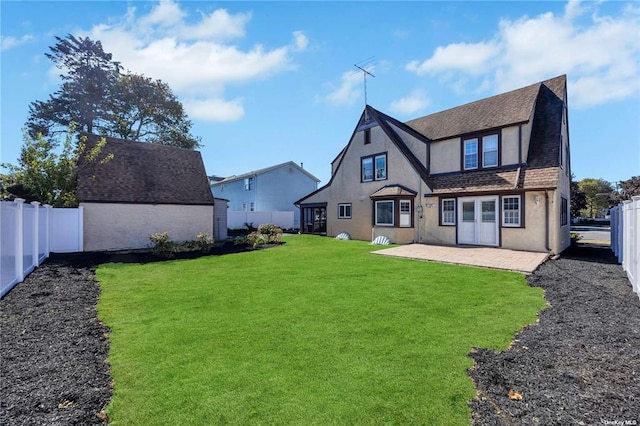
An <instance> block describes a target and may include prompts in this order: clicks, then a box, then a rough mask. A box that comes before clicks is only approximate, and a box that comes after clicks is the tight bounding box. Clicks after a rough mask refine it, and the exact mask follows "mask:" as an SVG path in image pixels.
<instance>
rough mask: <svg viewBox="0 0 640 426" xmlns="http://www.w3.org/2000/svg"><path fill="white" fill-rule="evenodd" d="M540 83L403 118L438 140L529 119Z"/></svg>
mask: <svg viewBox="0 0 640 426" xmlns="http://www.w3.org/2000/svg"><path fill="white" fill-rule="evenodd" d="M541 84H542V83H536V84H532V85H530V86H526V87H523V88H521V89H516V90H512V91H510V92H506V93H502V94H499V95H495V96H492V97H489V98H485V99H481V100H478V101H475V102H471V103H468V104H465V105H461V106H458V107H455V108H451V109H448V110H445V111H441V112H436V113H435V114H430V115H427V116H424V117H421V118H417V119H414V120H410V121H407V123H406V124H407V125H408V126H409V127H411V128H413V129H415V130H416V131H417V132H419V133H422V134H423V135H425V136H427V137H429V138H431V139H432V140H441V139H447V138H451V137H456V136H460V135H464V134H467V133H474V132H479V131H482V130H489V129H495V128H498V127H505V126H509V125H513V124H518V123H525V122H527V121H529V118H530V117H531V112H532V111H533V106H534V105H535V101H536V97H537V95H538V91H539V89H540V85H541Z"/></svg>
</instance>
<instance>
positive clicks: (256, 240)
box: [247, 232, 267, 248]
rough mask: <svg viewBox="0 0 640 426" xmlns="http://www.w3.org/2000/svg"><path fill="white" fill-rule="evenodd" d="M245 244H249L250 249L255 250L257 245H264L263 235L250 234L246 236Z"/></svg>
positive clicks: (257, 233)
mask: <svg viewBox="0 0 640 426" xmlns="http://www.w3.org/2000/svg"><path fill="white" fill-rule="evenodd" d="M247 242H248V243H249V244H251V247H253V248H256V247H258V246H259V245H261V244H264V243H266V242H267V240H266V238H265V237H264V235H262V234H260V233H259V232H252V233H250V234H249V235H247Z"/></svg>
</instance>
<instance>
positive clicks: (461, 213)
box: [458, 196, 498, 246]
mask: <svg viewBox="0 0 640 426" xmlns="http://www.w3.org/2000/svg"><path fill="white" fill-rule="evenodd" d="M458 243H459V244H477V245H484V246H497V245H498V197H497V196H488V197H461V198H458Z"/></svg>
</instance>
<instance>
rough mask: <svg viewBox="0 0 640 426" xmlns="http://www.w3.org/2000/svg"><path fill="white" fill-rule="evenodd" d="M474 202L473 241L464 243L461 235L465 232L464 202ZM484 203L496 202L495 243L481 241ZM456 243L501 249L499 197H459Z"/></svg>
mask: <svg viewBox="0 0 640 426" xmlns="http://www.w3.org/2000/svg"><path fill="white" fill-rule="evenodd" d="M470 201H473V203H474V221H473V224H474V229H473V241H464V242H462V241H461V240H462V238H461V235H462V233H463V232H465V228H464V223H465V222H464V221H463V220H462V219H463V214H464V212H463V209H462V204H463V203H464V202H470ZM483 201H494V203H495V204H494V205H495V217H494V223H495V229H494V237H495V243H489V244H487V243H486V242H481V241H480V225H481V224H482V202H483ZM456 212H457V215H456V216H457V217H456V225H457V226H456V243H457V244H468V245H477V246H488V247H500V196H498V195H482V196H472V197H458V199H457V205H456Z"/></svg>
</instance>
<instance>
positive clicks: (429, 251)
mask: <svg viewBox="0 0 640 426" xmlns="http://www.w3.org/2000/svg"><path fill="white" fill-rule="evenodd" d="M373 253H374V254H381V255H385V256H395V257H405V258H409V259H416V260H430V261H434V262H443V263H454V264H459V265H468V266H478V267H482V268H493V269H505V270H509V271H517V272H523V273H526V274H530V273H532V272H533V271H535V270H536V268H538V266H540V264H542V263H543V262H544V261H545V260H546V259H547V257H548V256H549V254H548V253H537V252H528V251H518V250H507V249H501V248H494V247H475V246H469V247H462V246H456V247H452V246H438V245H426V244H407V245H403V246H398V247H393V248H388V249H383V250H378V251H375V252H373Z"/></svg>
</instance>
